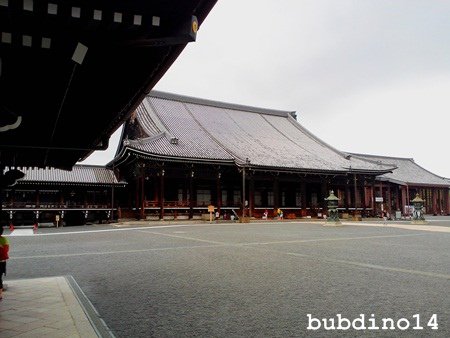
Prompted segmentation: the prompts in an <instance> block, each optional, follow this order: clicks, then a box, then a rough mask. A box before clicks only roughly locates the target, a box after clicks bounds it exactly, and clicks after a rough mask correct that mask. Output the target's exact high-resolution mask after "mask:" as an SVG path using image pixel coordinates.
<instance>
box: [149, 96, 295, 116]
mask: <svg viewBox="0 0 450 338" xmlns="http://www.w3.org/2000/svg"><path fill="white" fill-rule="evenodd" d="M147 96H151V97H155V98H159V99H166V100H173V101H179V102H184V103H192V104H199V105H205V106H211V107H216V108H225V109H233V110H240V111H245V112H252V113H258V114H267V115H275V116H286V115H290V116H293V117H294V116H296V112H295V111H288V110H277V109H268V108H260V107H254V106H247V105H243V104H236V103H228V102H223V101H215V100H208V99H201V98H197V97H193V96H187V95H179V94H173V93H167V92H161V91H157V90H152V91H151V92H150V93H149V94H148V95H147Z"/></svg>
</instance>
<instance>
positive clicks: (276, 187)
mask: <svg viewBox="0 0 450 338" xmlns="http://www.w3.org/2000/svg"><path fill="white" fill-rule="evenodd" d="M273 207H274V209H278V208H279V207H280V182H279V180H278V176H276V177H274V179H273Z"/></svg>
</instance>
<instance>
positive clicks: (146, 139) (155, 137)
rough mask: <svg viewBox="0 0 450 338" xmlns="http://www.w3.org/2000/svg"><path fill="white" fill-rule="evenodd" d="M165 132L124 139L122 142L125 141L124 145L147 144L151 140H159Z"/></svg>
mask: <svg viewBox="0 0 450 338" xmlns="http://www.w3.org/2000/svg"><path fill="white" fill-rule="evenodd" d="M166 134H167V133H166V132H161V133H159V134H156V135H153V136H149V137H144V138H139V139H137V140H124V142H125V143H126V144H125V145H134V144H147V143H150V142H152V141H156V140H159V139H160V138H162V137H164V136H166Z"/></svg>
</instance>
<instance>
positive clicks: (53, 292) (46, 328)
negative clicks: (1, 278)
mask: <svg viewBox="0 0 450 338" xmlns="http://www.w3.org/2000/svg"><path fill="white" fill-rule="evenodd" d="M44 336H45V337H65V338H69V337H70V338H71V337H83V338H89V337H99V334H98V333H97V332H96V330H95V328H94V326H93V325H92V323H91V321H90V320H89V318H88V316H87V314H86V313H85V311H84V309H83V306H82V304H81V303H80V302H79V300H78V298H77V296H76V295H75V293H74V291H73V289H72V288H71V286H70V284H69V283H68V280H67V278H66V277H50V278H33V279H16V280H8V281H7V290H5V291H4V292H3V299H2V301H0V337H2V338H7V337H21V338H22V337H24V338H25V337H44Z"/></svg>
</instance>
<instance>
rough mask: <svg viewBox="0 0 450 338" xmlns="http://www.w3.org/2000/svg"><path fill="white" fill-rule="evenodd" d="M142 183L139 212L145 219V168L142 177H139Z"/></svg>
mask: <svg viewBox="0 0 450 338" xmlns="http://www.w3.org/2000/svg"><path fill="white" fill-rule="evenodd" d="M139 181H140V185H141V189H140V190H141V195H140V207H141V208H140V212H139V218H140V219H145V188H144V185H145V177H144V170H143V168H142V169H141V177H140V178H139Z"/></svg>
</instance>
